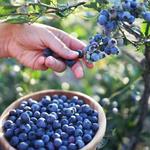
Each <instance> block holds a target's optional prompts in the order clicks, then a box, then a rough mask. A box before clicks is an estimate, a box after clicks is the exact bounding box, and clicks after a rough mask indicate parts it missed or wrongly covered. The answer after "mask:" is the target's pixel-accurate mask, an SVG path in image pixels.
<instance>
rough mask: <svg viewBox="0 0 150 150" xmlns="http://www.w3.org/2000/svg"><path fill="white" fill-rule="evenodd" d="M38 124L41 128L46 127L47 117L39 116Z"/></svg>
mask: <svg viewBox="0 0 150 150" xmlns="http://www.w3.org/2000/svg"><path fill="white" fill-rule="evenodd" d="M36 125H37V126H38V127H39V128H45V127H46V122H45V119H44V118H39V119H38V120H37V123H36Z"/></svg>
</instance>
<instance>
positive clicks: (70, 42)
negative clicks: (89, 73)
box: [48, 27, 94, 68]
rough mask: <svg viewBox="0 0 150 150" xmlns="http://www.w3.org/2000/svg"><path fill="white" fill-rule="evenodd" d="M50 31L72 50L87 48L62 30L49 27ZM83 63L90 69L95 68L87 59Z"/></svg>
mask: <svg viewBox="0 0 150 150" xmlns="http://www.w3.org/2000/svg"><path fill="white" fill-rule="evenodd" d="M48 29H49V30H51V31H52V32H53V33H54V34H55V36H57V37H58V38H59V39H61V40H62V41H63V42H64V43H65V44H66V46H68V47H69V48H70V49H72V50H84V48H85V47H86V45H85V43H83V42H82V41H80V40H78V39H77V38H75V37H73V36H71V35H69V34H68V33H66V32H64V31H62V30H59V29H56V28H53V27H48ZM83 62H84V64H85V65H86V66H87V67H88V68H93V66H94V65H93V63H89V62H87V61H86V60H85V59H83Z"/></svg>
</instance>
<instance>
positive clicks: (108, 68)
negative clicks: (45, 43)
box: [0, 0, 150, 150]
mask: <svg viewBox="0 0 150 150" xmlns="http://www.w3.org/2000/svg"><path fill="white" fill-rule="evenodd" d="M12 2H13V3H12ZM19 2H21V3H20V4H15V3H14V1H9V0H5V1H4V0H0V18H1V19H3V21H7V22H11V23H25V22H26V23H32V22H35V21H38V22H41V23H45V24H47V25H52V26H55V27H58V28H60V29H62V30H64V31H66V32H68V33H70V34H72V35H74V36H76V37H78V38H79V39H81V40H84V41H85V42H86V41H88V40H89V38H88V37H92V36H93V35H94V34H96V33H97V32H101V33H103V31H102V28H101V27H99V26H97V18H98V16H99V12H100V10H101V9H108V8H110V7H112V5H113V4H112V3H108V2H107V1H106V0H91V1H90V2H88V3H82V2H81V1H80V2H77V1H75V0H74V1H70V2H67V1H59V3H58V1H57V0H51V1H49V0H41V1H34V0H30V1H29V0H28V1H21V0H20V1H19ZM64 2H66V3H64ZM113 2H114V1H113ZM78 4H81V5H83V4H84V7H82V6H81V7H78V6H79V5H78ZM147 4H148V6H149V5H150V4H149V1H147ZM77 7H78V8H77ZM75 8H76V9H75ZM73 12H74V13H73ZM54 14H56V15H54ZM39 17H40V18H39ZM37 19H38V20H37ZM139 34H140V38H137V37H136V36H135V35H139ZM149 34H150V29H149V22H146V21H144V20H143V19H139V20H137V21H136V22H135V23H134V24H133V25H131V24H128V23H125V24H123V26H121V27H119V28H117V30H116V31H115V32H113V34H111V36H113V37H114V38H116V39H117V41H118V46H119V47H120V51H121V52H120V55H119V56H117V57H113V58H112V57H107V58H105V59H104V60H101V61H99V62H97V63H96V64H95V67H94V69H92V70H87V69H86V68H85V77H84V78H83V79H81V80H80V81H78V80H76V79H75V78H74V77H73V76H72V74H71V72H70V70H69V69H68V70H67V71H66V72H65V73H61V74H55V73H53V72H52V71H51V70H49V71H46V72H41V71H33V70H31V69H29V68H25V67H24V66H21V65H19V64H18V63H17V62H16V61H15V60H12V59H5V60H0V64H1V65H0V72H1V74H0V89H1V92H0V112H1V113H2V112H3V110H4V109H5V108H6V107H7V106H8V105H9V104H10V103H12V102H13V101H14V100H15V99H17V98H18V97H20V96H22V95H26V94H28V93H31V92H34V91H38V90H44V89H65V90H77V91H80V92H83V93H86V94H88V95H90V96H92V97H93V98H94V99H95V100H97V101H98V102H99V103H100V104H101V105H102V106H103V108H104V109H105V112H106V115H107V121H108V122H107V133H106V136H105V138H104V140H103V143H101V144H100V145H99V148H102V149H104V150H116V149H118V150H127V149H128V146H129V145H130V142H131V141H130V139H131V137H132V136H133V135H136V134H137V133H136V132H138V131H137V126H138V120H139V118H140V113H139V112H140V111H141V108H140V105H141V97H142V94H143V91H144V89H145V87H144V82H143V78H142V75H143V74H144V72H145V71H147V70H145V66H141V63H140V61H141V59H142V58H143V57H144V55H143V53H140V52H139V51H141V52H144V51H145V47H147V46H148V45H149ZM133 40H134V41H133ZM123 44H124V45H126V46H123ZM131 45H133V46H131ZM136 50H139V51H138V52H137V51H136ZM139 55H140V56H139ZM139 60H140V61H139ZM142 63H143V61H142ZM148 114H149V112H148V113H147V115H146V117H145V118H144V119H143V120H142V121H143V124H144V125H143V130H141V131H140V132H139V135H138V136H139V140H138V143H137V149H139V150H142V149H144V148H145V149H146V147H150V145H149V140H148V139H149V137H150V133H149V125H148V123H149V120H150V118H149V116H148ZM132 150H133V149H132Z"/></svg>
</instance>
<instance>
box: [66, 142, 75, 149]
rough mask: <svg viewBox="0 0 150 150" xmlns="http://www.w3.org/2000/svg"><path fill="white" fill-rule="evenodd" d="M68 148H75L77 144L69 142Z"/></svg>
mask: <svg viewBox="0 0 150 150" xmlns="http://www.w3.org/2000/svg"><path fill="white" fill-rule="evenodd" d="M68 149H69V150H77V146H76V144H74V143H70V144H69V146H68Z"/></svg>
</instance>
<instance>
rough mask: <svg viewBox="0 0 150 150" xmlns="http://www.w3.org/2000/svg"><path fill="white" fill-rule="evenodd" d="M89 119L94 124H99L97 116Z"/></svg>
mask: <svg viewBox="0 0 150 150" xmlns="http://www.w3.org/2000/svg"><path fill="white" fill-rule="evenodd" d="M89 119H90V121H91V122H92V123H97V122H98V118H97V117H96V116H90V117H89Z"/></svg>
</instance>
